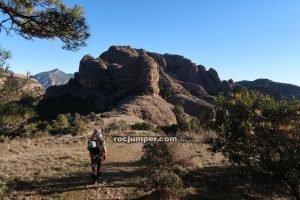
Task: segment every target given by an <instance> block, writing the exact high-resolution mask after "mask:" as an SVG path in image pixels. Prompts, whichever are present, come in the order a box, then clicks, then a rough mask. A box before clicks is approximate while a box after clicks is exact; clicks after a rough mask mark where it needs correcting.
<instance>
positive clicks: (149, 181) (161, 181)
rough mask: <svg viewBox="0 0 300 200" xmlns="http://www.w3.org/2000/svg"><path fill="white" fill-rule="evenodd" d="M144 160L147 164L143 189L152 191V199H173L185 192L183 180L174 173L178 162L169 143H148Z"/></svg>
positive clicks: (144, 150)
mask: <svg viewBox="0 0 300 200" xmlns="http://www.w3.org/2000/svg"><path fill="white" fill-rule="evenodd" d="M142 160H143V161H144V163H145V166H146V179H145V180H144V183H143V184H142V185H143V189H144V190H145V191H148V192H151V194H150V197H151V198H152V199H172V198H176V197H179V196H180V195H181V194H183V192H182V191H183V182H182V180H181V178H180V177H179V176H178V175H177V174H176V173H174V170H175V166H176V165H175V164H176V163H175V161H174V158H173V154H172V152H171V151H170V148H169V147H168V145H167V143H165V142H149V143H146V144H145V145H144V147H143V156H142Z"/></svg>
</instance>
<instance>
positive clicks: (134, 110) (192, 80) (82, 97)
mask: <svg viewBox="0 0 300 200" xmlns="http://www.w3.org/2000/svg"><path fill="white" fill-rule="evenodd" d="M232 88H233V81H232V80H230V81H222V80H220V78H219V76H218V73H217V71H216V70H214V69H212V68H210V69H208V70H206V68H205V67H204V66H202V65H197V64H195V63H193V62H192V61H190V60H189V59H187V58H185V57H183V56H179V55H170V54H158V53H153V52H148V51H145V50H144V49H135V48H131V47H129V46H111V47H110V48H109V49H108V50H107V51H106V52H104V53H102V54H101V55H100V56H99V57H96V58H94V57H93V56H91V55H85V56H84V57H83V58H82V59H81V61H80V65H79V71H78V72H76V73H75V76H74V79H71V80H70V81H69V83H68V84H66V85H63V86H56V87H49V88H48V89H47V91H46V95H45V99H44V100H43V102H42V103H41V105H40V113H42V114H43V113H47V115H48V117H49V116H50V117H51V116H52V117H55V116H56V115H57V114H58V113H61V112H62V113H68V112H71V113H75V112H77V113H82V114H87V113H89V112H106V111H109V110H111V109H117V110H118V111H120V112H124V113H128V114H130V115H134V116H137V117H140V118H141V119H143V120H146V121H148V122H151V123H154V124H173V123H175V122H176V121H175V116H174V114H173V112H172V108H173V106H174V105H182V106H183V107H184V110H185V112H186V113H187V114H189V115H192V116H196V117H199V118H202V119H207V118H212V117H214V110H213V105H212V103H213V101H214V96H216V95H217V94H218V93H219V92H225V93H227V92H230V91H231V90H232ZM49 108H51V109H49ZM45 117H47V116H45Z"/></svg>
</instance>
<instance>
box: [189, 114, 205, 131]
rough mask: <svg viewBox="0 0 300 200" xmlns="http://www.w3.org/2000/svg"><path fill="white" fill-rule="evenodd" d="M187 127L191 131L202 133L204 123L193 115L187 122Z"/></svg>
mask: <svg viewBox="0 0 300 200" xmlns="http://www.w3.org/2000/svg"><path fill="white" fill-rule="evenodd" d="M189 128H190V131H191V132H194V133H203V132H204V129H205V127H204V125H203V123H202V122H201V120H200V119H199V118H197V117H193V118H192V119H191V120H190V122H189Z"/></svg>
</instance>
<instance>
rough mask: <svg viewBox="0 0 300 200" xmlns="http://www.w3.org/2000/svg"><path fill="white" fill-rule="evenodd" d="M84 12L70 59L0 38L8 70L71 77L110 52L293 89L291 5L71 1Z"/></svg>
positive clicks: (298, 37)
mask: <svg viewBox="0 0 300 200" xmlns="http://www.w3.org/2000/svg"><path fill="white" fill-rule="evenodd" d="M64 2H66V3H67V4H70V5H72V4H74V3H75V4H79V5H81V6H83V7H84V8H85V10H86V18H87V21H88V24H89V26H90V33H91V37H90V38H89V40H88V41H87V43H88V46H87V47H85V48H82V49H80V51H78V52H75V53H74V52H68V51H65V50H62V49H61V48H60V46H61V42H60V41H58V40H55V41H47V40H39V39H35V40H34V41H26V40H24V39H23V38H20V37H19V36H13V37H7V36H5V35H4V33H3V32H2V33H1V34H0V45H1V47H2V48H5V49H8V50H10V51H11V52H12V56H13V58H12V59H11V60H10V65H11V68H12V70H14V71H16V72H23V73H24V72H25V71H26V70H29V71H30V72H32V73H33V74H35V73H37V72H41V71H46V70H51V69H54V68H60V69H61V70H63V71H65V72H75V71H77V70H78V66H79V61H80V59H81V58H82V57H83V56H84V55H85V54H88V53H89V54H92V55H93V56H99V55H100V54H101V53H102V52H103V51H105V50H106V49H108V47H109V46H111V45H130V46H132V47H135V48H144V49H146V50H148V51H153V52H159V53H172V54H180V55H183V56H185V57H187V58H189V59H191V60H192V61H193V62H195V63H197V64H202V65H204V66H205V67H206V68H207V69H208V68H210V67H213V68H215V69H216V70H217V71H218V72H219V75H220V77H221V79H226V80H227V79H230V78H232V79H233V80H235V81H239V80H254V79H257V78H269V79H272V80H274V81H279V82H288V83H293V84H297V85H300V76H299V75H300V12H299V11H300V1H299V0H148V1H147V0H77V1H71V0H68V1H64Z"/></svg>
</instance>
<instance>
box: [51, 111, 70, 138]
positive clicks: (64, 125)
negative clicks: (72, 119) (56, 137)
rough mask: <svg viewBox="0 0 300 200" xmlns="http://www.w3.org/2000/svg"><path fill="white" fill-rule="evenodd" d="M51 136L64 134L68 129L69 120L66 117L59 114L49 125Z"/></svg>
mask: <svg viewBox="0 0 300 200" xmlns="http://www.w3.org/2000/svg"><path fill="white" fill-rule="evenodd" d="M51 127H52V134H66V133H67V129H68V128H69V127H70V123H69V120H68V118H67V116H66V115H63V114H59V115H58V116H57V118H56V119H55V120H52V123H51Z"/></svg>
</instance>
